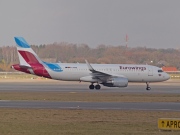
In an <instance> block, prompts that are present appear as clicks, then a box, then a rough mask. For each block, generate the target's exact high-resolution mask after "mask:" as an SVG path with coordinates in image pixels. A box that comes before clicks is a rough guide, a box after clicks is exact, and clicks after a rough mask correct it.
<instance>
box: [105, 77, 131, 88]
mask: <svg viewBox="0 0 180 135" xmlns="http://www.w3.org/2000/svg"><path fill="white" fill-rule="evenodd" d="M103 85H104V86H107V87H127V86H128V79H127V78H124V77H118V78H112V79H111V80H109V81H107V82H106V83H103Z"/></svg>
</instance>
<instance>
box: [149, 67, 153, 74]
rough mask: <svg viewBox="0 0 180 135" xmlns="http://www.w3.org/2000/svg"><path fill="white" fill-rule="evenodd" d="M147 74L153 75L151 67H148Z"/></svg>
mask: <svg viewBox="0 0 180 135" xmlns="http://www.w3.org/2000/svg"><path fill="white" fill-rule="evenodd" d="M148 76H153V67H148Z"/></svg>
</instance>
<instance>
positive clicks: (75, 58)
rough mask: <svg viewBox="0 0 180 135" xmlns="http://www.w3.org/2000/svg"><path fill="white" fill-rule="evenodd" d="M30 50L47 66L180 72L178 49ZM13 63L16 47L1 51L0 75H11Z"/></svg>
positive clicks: (68, 45) (81, 46)
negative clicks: (174, 69) (131, 66)
mask: <svg viewBox="0 0 180 135" xmlns="http://www.w3.org/2000/svg"><path fill="white" fill-rule="evenodd" d="M31 47H32V49H33V50H34V51H35V52H36V53H37V54H38V56H39V57H40V58H41V59H42V60H44V61H46V62H67V63H69V62H72V63H77V62H78V63H85V59H87V60H88V61H89V62H90V63H106V64H117V63H118V64H150V65H155V66H159V67H162V66H175V67H177V68H178V69H180V50H178V49H154V48H146V47H135V48H126V47H125V46H111V45H103V44H102V45H99V46H97V47H96V48H91V47H89V46H88V45H87V44H79V45H77V44H71V43H66V42H62V43H53V44H46V45H31ZM16 63H19V59H18V55H17V50H16V47H12V46H4V47H0V71H14V70H12V69H11V68H10V66H11V65H12V64H16Z"/></svg>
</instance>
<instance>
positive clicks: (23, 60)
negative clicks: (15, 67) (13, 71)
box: [14, 37, 42, 67]
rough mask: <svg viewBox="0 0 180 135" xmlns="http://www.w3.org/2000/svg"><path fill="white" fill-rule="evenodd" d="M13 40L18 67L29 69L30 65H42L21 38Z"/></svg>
mask: <svg viewBox="0 0 180 135" xmlns="http://www.w3.org/2000/svg"><path fill="white" fill-rule="evenodd" d="M14 39H15V41H16V44H17V52H18V56H19V61H20V66H26V67H31V64H39V63H42V61H41V60H40V59H39V57H38V56H37V54H36V53H35V52H34V51H33V50H32V48H31V47H30V45H29V44H28V43H27V42H26V40H25V39H24V38H23V37H14Z"/></svg>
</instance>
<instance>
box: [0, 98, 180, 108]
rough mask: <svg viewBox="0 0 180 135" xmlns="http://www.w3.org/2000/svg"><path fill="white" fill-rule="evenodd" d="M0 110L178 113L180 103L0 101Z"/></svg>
mask: <svg viewBox="0 0 180 135" xmlns="http://www.w3.org/2000/svg"><path fill="white" fill-rule="evenodd" d="M0 108H39V109H95V110H154V111H180V103H154V102H153V103H122V102H46V101H8V100H6V101H3V100H2V101H0Z"/></svg>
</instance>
